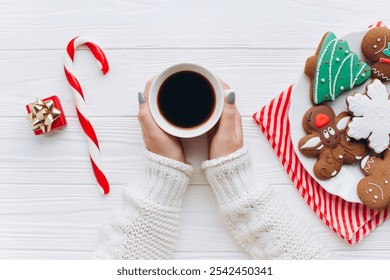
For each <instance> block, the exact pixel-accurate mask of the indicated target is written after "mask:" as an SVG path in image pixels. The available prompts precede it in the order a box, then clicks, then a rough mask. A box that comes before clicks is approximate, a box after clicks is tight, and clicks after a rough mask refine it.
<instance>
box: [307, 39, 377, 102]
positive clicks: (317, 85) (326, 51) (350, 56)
mask: <svg viewBox="0 0 390 280" xmlns="http://www.w3.org/2000/svg"><path fill="white" fill-rule="evenodd" d="M305 74H306V75H307V76H308V77H309V78H310V80H311V81H310V96H311V100H312V102H313V103H314V104H321V103H323V102H325V101H334V100H335V99H336V98H337V97H338V96H339V95H340V94H342V93H343V92H345V91H347V90H350V89H352V88H353V87H355V86H357V85H360V84H362V83H364V82H365V81H366V80H367V79H368V78H369V77H370V75H371V70H370V67H369V66H368V65H367V64H366V63H365V62H362V61H359V58H358V56H357V55H356V54H355V53H353V52H351V50H350V49H349V46H348V43H347V42H346V41H345V40H339V39H337V38H336V36H335V34H334V33H332V32H328V33H326V34H325V35H324V36H323V37H322V40H321V42H320V44H319V46H318V48H317V51H316V54H315V55H313V56H311V57H309V58H308V59H307V61H306V65H305Z"/></svg>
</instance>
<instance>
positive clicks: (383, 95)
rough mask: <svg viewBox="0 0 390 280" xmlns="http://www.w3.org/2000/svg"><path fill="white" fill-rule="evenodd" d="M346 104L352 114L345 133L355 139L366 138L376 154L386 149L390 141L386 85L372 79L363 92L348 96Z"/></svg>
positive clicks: (389, 108)
mask: <svg viewBox="0 0 390 280" xmlns="http://www.w3.org/2000/svg"><path fill="white" fill-rule="evenodd" d="M347 104H348V110H349V111H350V112H351V113H352V114H353V118H352V121H351V122H350V123H349V124H348V129H347V135H348V136H349V137H352V138H354V139H356V140H360V139H368V146H369V147H370V148H371V149H373V150H374V151H375V152H376V153H378V154H380V153H382V152H383V151H384V150H386V149H387V148H388V147H389V142H390V100H389V93H388V92H387V89H386V86H385V85H384V84H383V83H382V82H381V81H380V80H378V79H374V80H373V81H372V83H370V84H368V85H367V87H366V92H365V93H364V94H361V93H355V94H354V95H351V96H348V97H347Z"/></svg>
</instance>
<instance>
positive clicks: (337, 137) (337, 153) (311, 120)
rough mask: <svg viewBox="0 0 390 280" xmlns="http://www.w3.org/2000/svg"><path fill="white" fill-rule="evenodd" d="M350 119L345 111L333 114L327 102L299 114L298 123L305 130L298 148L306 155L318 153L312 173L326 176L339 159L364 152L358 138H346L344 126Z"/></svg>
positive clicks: (334, 171)
mask: <svg viewBox="0 0 390 280" xmlns="http://www.w3.org/2000/svg"><path fill="white" fill-rule="evenodd" d="M350 119H351V115H350V114H349V113H348V112H342V113H340V114H339V115H338V116H337V117H336V115H335V113H334V111H333V110H332V108H330V107H329V106H326V105H320V106H314V107H312V108H310V109H309V110H308V111H307V112H306V113H305V115H304V116H303V120H302V125H303V128H304V130H305V132H306V133H307V134H308V135H306V136H304V137H302V138H301V140H300V141H299V144H298V147H299V150H300V151H301V152H302V154H304V155H305V156H308V157H318V160H317V162H316V163H315V165H314V167H313V172H314V175H315V176H316V177H317V178H319V179H321V180H327V179H330V178H332V177H334V176H336V175H337V174H338V173H339V172H340V170H341V167H342V165H343V163H356V162H358V161H359V160H361V159H362V158H363V157H364V156H365V155H366V154H367V147H366V145H365V144H364V143H362V142H357V141H354V140H351V139H348V138H347V136H346V134H345V130H346V128H347V124H348V122H349V121H350Z"/></svg>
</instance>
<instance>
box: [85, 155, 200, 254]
mask: <svg viewBox="0 0 390 280" xmlns="http://www.w3.org/2000/svg"><path fill="white" fill-rule="evenodd" d="M192 172H193V168H192V167H191V166H190V165H187V164H184V163H181V162H178V161H175V160H172V159H168V158H165V157H162V156H159V155H156V154H154V153H151V152H149V151H146V168H145V175H144V176H143V178H142V180H140V181H138V182H134V183H130V184H129V185H128V186H126V187H125V189H124V194H123V197H124V202H123V206H122V209H121V210H119V213H117V214H116V215H115V216H114V217H113V219H112V220H111V221H110V222H109V223H108V224H107V225H105V226H104V227H103V229H102V234H101V235H102V237H101V239H102V240H101V242H100V245H99V247H98V248H97V249H96V250H95V251H94V253H93V254H92V256H91V258H93V259H167V258H169V257H170V255H171V253H172V251H173V247H174V242H175V240H176V237H177V228H178V225H179V218H180V207H181V202H182V198H183V195H184V192H185V190H186V188H187V185H188V182H189V177H190V176H191V174H192Z"/></svg>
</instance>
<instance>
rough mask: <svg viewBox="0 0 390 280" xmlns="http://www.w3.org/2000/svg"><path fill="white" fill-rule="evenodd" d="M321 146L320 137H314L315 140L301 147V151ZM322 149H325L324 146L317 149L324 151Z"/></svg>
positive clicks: (310, 140) (312, 139)
mask: <svg viewBox="0 0 390 280" xmlns="http://www.w3.org/2000/svg"><path fill="white" fill-rule="evenodd" d="M319 144H321V139H320V137H313V138H311V139H309V140H308V141H307V142H306V143H305V144H304V145H303V146H302V147H301V149H308V148H315V147H316V146H318V145H319ZM322 147H324V145H321V146H319V147H318V148H317V150H320V149H322Z"/></svg>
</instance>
